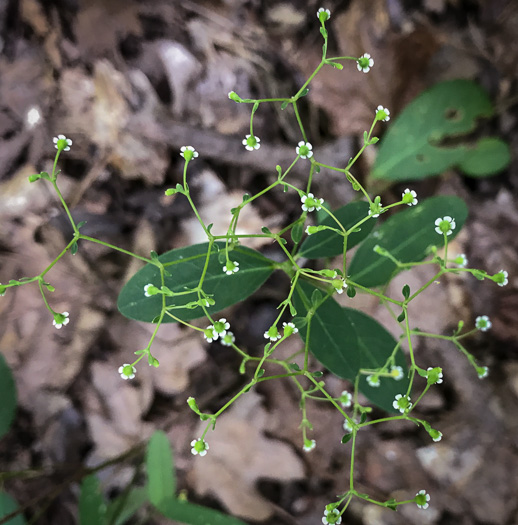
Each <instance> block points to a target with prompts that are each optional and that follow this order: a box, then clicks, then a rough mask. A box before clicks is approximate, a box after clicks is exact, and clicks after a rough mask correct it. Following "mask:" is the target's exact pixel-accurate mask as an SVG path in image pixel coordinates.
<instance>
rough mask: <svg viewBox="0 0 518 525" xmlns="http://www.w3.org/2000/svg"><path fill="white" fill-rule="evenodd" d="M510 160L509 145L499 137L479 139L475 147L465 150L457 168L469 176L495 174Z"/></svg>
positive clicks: (505, 166)
mask: <svg viewBox="0 0 518 525" xmlns="http://www.w3.org/2000/svg"><path fill="white" fill-rule="evenodd" d="M510 162H511V152H510V150H509V146H508V145H507V144H506V143H505V142H504V141H503V140H500V139H497V138H490V137H486V138H483V139H480V140H479V141H478V142H477V144H476V146H475V148H474V149H472V150H469V149H468V151H467V153H466V156H465V157H464V159H463V160H462V162H461V163H460V164H459V168H460V169H461V170H462V171H463V172H464V173H465V174H466V175H469V176H470V177H486V176H487V175H496V174H497V173H499V172H500V171H502V170H503V169H505V168H507V166H508V165H509V163H510Z"/></svg>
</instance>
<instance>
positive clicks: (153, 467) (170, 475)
mask: <svg viewBox="0 0 518 525" xmlns="http://www.w3.org/2000/svg"><path fill="white" fill-rule="evenodd" d="M146 468H147V477H148V496H149V501H150V502H151V503H152V504H153V505H155V506H157V505H159V504H160V502H161V501H163V500H165V499H170V498H171V497H173V496H174V494H175V492H176V477H175V471H174V463H173V453H172V451H171V445H170V444H169V440H168V439H167V436H166V435H165V434H164V432H162V431H160V430H157V431H156V432H155V433H154V434H153V435H152V436H151V439H150V440H149V443H148V446H147V453H146Z"/></svg>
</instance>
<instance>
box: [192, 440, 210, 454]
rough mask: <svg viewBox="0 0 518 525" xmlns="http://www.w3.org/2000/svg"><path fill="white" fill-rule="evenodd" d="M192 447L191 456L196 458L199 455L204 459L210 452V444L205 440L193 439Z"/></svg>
mask: <svg viewBox="0 0 518 525" xmlns="http://www.w3.org/2000/svg"><path fill="white" fill-rule="evenodd" d="M191 447H192V448H191V454H193V455H194V456H196V455H197V454H199V455H200V456H202V457H203V456H205V454H207V450H209V444H208V443H207V442H206V441H205V440H204V439H193V440H192V441H191Z"/></svg>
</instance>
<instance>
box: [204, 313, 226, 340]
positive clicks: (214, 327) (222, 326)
mask: <svg viewBox="0 0 518 525" xmlns="http://www.w3.org/2000/svg"><path fill="white" fill-rule="evenodd" d="M229 328H230V323H229V322H228V321H227V320H226V319H225V318H224V317H222V318H221V319H220V320H219V321H216V322H215V323H214V324H211V325H209V326H207V328H205V330H204V331H203V336H204V337H205V339H206V340H207V341H208V342H209V343H212V342H213V341H216V340H217V339H218V338H219V337H221V339H223V338H224V337H225V335H227V330H228V329H229ZM232 337H233V335H232ZM230 339H232V338H230ZM226 341H228V339H227V340H225V343H224V344H226ZM232 343H233V341H231V342H230V344H232Z"/></svg>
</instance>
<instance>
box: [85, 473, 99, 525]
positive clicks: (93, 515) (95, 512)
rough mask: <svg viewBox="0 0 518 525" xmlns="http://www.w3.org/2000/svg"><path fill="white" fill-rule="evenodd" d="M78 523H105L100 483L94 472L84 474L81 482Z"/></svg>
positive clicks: (88, 524)
mask: <svg viewBox="0 0 518 525" xmlns="http://www.w3.org/2000/svg"><path fill="white" fill-rule="evenodd" d="M79 523H80V524H81V525H92V523H96V524H97V523H98V524H99V525H102V524H104V523H106V503H105V502H104V498H103V495H102V493H101V484H100V482H99V479H98V478H97V476H96V475H95V474H91V475H89V476H86V478H83V481H82V482H81V494H80V495H79Z"/></svg>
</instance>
